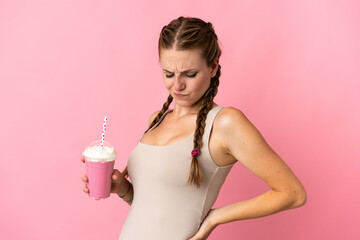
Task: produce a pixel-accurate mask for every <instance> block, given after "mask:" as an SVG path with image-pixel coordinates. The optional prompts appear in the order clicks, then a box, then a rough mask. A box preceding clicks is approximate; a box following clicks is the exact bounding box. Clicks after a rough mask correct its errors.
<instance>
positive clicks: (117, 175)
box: [111, 169, 122, 182]
mask: <svg viewBox="0 0 360 240" xmlns="http://www.w3.org/2000/svg"><path fill="white" fill-rule="evenodd" d="M111 177H112V179H113V180H114V181H115V182H119V181H120V180H121V179H122V176H121V172H120V171H119V170H117V169H114V170H113V174H112V176H111Z"/></svg>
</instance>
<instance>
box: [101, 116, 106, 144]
mask: <svg viewBox="0 0 360 240" xmlns="http://www.w3.org/2000/svg"><path fill="white" fill-rule="evenodd" d="M106 120H107V117H106V116H105V118H104V124H103V129H102V134H101V144H100V147H101V150H103V149H104V138H105V130H106Z"/></svg>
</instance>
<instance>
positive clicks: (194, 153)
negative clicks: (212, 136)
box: [191, 148, 200, 157]
mask: <svg viewBox="0 0 360 240" xmlns="http://www.w3.org/2000/svg"><path fill="white" fill-rule="evenodd" d="M199 154H200V149H198V148H194V149H193V150H192V151H191V156H193V157H194V156H197V155H199Z"/></svg>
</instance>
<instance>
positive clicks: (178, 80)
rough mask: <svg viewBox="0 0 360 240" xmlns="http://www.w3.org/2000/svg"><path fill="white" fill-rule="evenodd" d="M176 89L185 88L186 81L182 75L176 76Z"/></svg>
mask: <svg viewBox="0 0 360 240" xmlns="http://www.w3.org/2000/svg"><path fill="white" fill-rule="evenodd" d="M173 88H174V90H176V91H180V90H183V89H184V88H185V83H184V82H183V79H182V78H181V76H174V87H173Z"/></svg>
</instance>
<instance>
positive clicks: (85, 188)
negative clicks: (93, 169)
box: [81, 174, 89, 193]
mask: <svg viewBox="0 0 360 240" xmlns="http://www.w3.org/2000/svg"><path fill="white" fill-rule="evenodd" d="M81 180H82V181H83V182H85V185H84V187H83V191H84V192H85V193H89V189H88V187H87V182H88V181H89V179H88V177H87V176H86V174H84V176H82V178H81Z"/></svg>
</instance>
